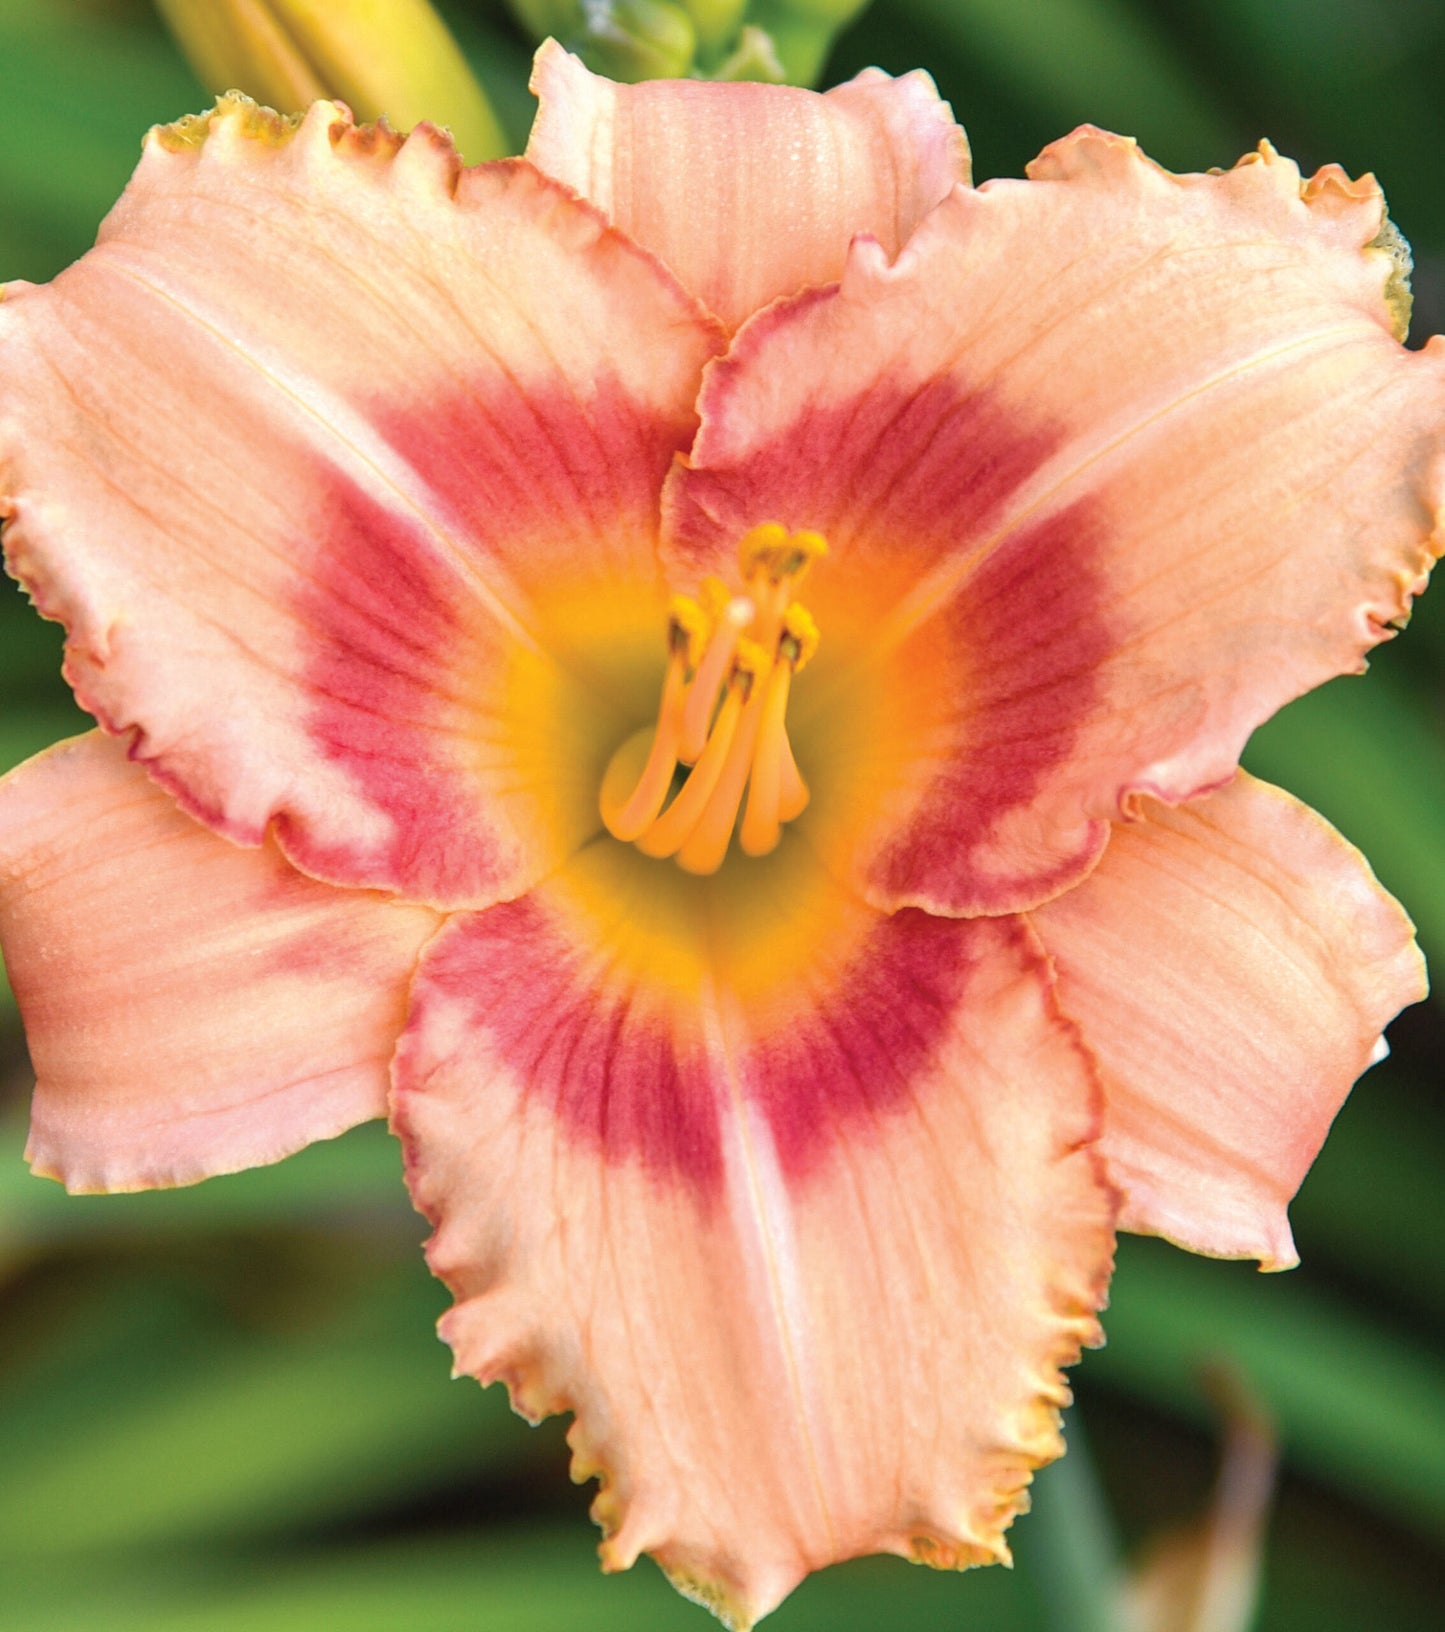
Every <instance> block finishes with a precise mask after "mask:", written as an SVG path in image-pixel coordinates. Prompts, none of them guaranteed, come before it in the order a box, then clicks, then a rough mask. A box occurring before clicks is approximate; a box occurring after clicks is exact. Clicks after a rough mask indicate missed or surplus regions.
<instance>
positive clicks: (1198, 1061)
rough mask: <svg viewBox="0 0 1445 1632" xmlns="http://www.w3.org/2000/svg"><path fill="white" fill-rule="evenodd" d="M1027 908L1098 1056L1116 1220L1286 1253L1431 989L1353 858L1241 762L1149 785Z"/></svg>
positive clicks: (1228, 1252)
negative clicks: (1342, 1115) (1085, 855)
mask: <svg viewBox="0 0 1445 1632" xmlns="http://www.w3.org/2000/svg"><path fill="white" fill-rule="evenodd" d="M1033 922H1034V925H1035V927H1036V928H1037V930H1038V932H1039V935H1040V936H1041V937H1042V939H1043V942H1044V944H1045V946H1046V947H1047V948H1048V951H1049V953H1050V955H1051V957H1052V958H1053V960H1054V963H1055V966H1056V968H1057V971H1058V977H1059V1001H1060V1003H1061V1005H1062V1006H1063V1008H1064V1010H1065V1012H1066V1013H1068V1014H1069V1015H1071V1016H1072V1017H1073V1018H1074V1019H1075V1020H1077V1021H1078V1023H1079V1027H1080V1030H1081V1032H1082V1034H1083V1037H1084V1039H1085V1041H1086V1042H1087V1043H1088V1044H1089V1046H1090V1047H1091V1048H1092V1050H1093V1051H1094V1053H1095V1054H1096V1055H1097V1056H1098V1059H1099V1062H1100V1065H1101V1066H1102V1068H1103V1072H1104V1078H1105V1091H1106V1102H1107V1110H1106V1115H1105V1128H1104V1136H1103V1138H1102V1140H1101V1141H1100V1146H1099V1148H1100V1150H1101V1152H1102V1153H1103V1154H1104V1155H1105V1157H1106V1159H1107V1161H1108V1164H1109V1172H1110V1176H1111V1177H1112V1178H1113V1180H1114V1182H1115V1183H1116V1184H1118V1185H1119V1186H1120V1188H1121V1190H1122V1192H1123V1210H1122V1213H1121V1217H1120V1222H1121V1224H1122V1226H1123V1227H1124V1228H1126V1229H1131V1230H1139V1231H1142V1232H1144V1233H1147V1234H1154V1235H1164V1236H1168V1237H1169V1238H1170V1239H1172V1240H1175V1241H1177V1242H1179V1243H1180V1245H1182V1246H1186V1247H1190V1248H1192V1249H1193V1250H1194V1251H1196V1252H1206V1253H1210V1254H1213V1255H1215V1256H1219V1257H1229V1258H1241V1257H1256V1258H1258V1259H1259V1260H1260V1262H1261V1264H1262V1265H1263V1266H1264V1267H1265V1268H1267V1269H1283V1268H1288V1267H1289V1266H1290V1265H1292V1264H1294V1263H1295V1262H1297V1261H1298V1260H1297V1255H1296V1253H1295V1249H1294V1242H1293V1239H1292V1238H1291V1235H1290V1229H1289V1221H1288V1219H1287V1217H1286V1212H1285V1209H1286V1207H1287V1206H1288V1204H1289V1202H1290V1200H1291V1199H1292V1197H1293V1196H1294V1193H1295V1191H1296V1190H1297V1189H1298V1188H1299V1185H1300V1182H1301V1180H1302V1179H1303V1178H1304V1176H1305V1174H1306V1172H1308V1170H1309V1167H1310V1164H1311V1162H1313V1161H1314V1159H1315V1156H1316V1154H1317V1153H1318V1151H1319V1148H1320V1145H1321V1144H1322V1143H1323V1141H1324V1137H1325V1134H1326V1133H1327V1132H1328V1130H1329V1126H1330V1123H1331V1122H1332V1121H1333V1120H1334V1116H1335V1113H1336V1112H1337V1111H1338V1110H1339V1108H1340V1105H1341V1103H1342V1102H1343V1100H1344V1097H1345V1095H1346V1094H1347V1093H1348V1092H1349V1090H1350V1085H1351V1084H1352V1083H1353V1082H1354V1080H1355V1078H1356V1077H1358V1076H1359V1075H1360V1073H1361V1072H1362V1071H1364V1070H1365V1069H1366V1067H1367V1066H1369V1065H1370V1064H1371V1063H1372V1061H1373V1060H1374V1059H1375V1058H1376V1057H1377V1051H1378V1048H1379V1044H1380V1034H1381V1032H1382V1030H1383V1029H1384V1026H1385V1024H1386V1023H1387V1022H1388V1021H1389V1020H1390V1019H1392V1018H1393V1017H1394V1015H1395V1014H1396V1013H1397V1012H1398V1011H1399V1010H1400V1009H1401V1008H1403V1007H1404V1006H1405V1005H1406V1004H1409V1003H1417V1002H1419V1001H1420V999H1421V998H1422V997H1424V995H1425V989H1426V988H1425V972H1424V965H1423V963H1422V961H1421V958H1420V953H1419V949H1418V948H1417V947H1416V945H1415V940H1414V933H1413V930H1412V928H1411V925H1410V922H1409V920H1408V919H1407V918H1406V917H1405V914H1404V913H1403V912H1402V911H1401V909H1400V907H1399V905H1398V903H1397V902H1395V901H1394V900H1393V899H1392V898H1391V897H1390V896H1388V895H1386V894H1385V892H1384V891H1383V890H1382V889H1381V888H1380V887H1379V885H1378V884H1377V883H1376V882H1375V879H1374V876H1373V875H1372V874H1371V872H1370V869H1369V867H1368V865H1367V864H1366V862H1365V859H1364V857H1363V856H1361V855H1360V853H1359V851H1357V850H1356V849H1355V848H1354V847H1353V846H1352V845H1350V844H1347V843H1346V842H1345V840H1344V839H1342V838H1341V837H1340V835H1339V834H1338V833H1336V832H1335V831H1334V829H1333V828H1332V827H1330V826H1329V824H1328V823H1327V822H1325V821H1324V820H1323V818H1322V817H1320V816H1317V815H1316V814H1315V813H1314V812H1313V811H1312V810H1310V809H1308V808H1307V807H1306V806H1304V805H1302V804H1300V803H1299V802H1298V801H1297V800H1296V799H1293V798H1291V797H1290V795H1289V794H1287V793H1284V792H1282V791H1281V790H1280V789H1278V788H1272V787H1270V786H1268V785H1267V784H1266V783H1262V782H1256V781H1255V780H1254V779H1253V778H1251V777H1249V776H1246V775H1244V774H1243V773H1241V774H1240V775H1239V776H1238V777H1236V779H1235V780H1234V782H1233V783H1231V784H1230V785H1229V786H1228V787H1226V788H1223V789H1221V790H1219V791H1218V792H1217V793H1212V794H1210V795H1208V796H1207V797H1206V798H1204V799H1199V800H1196V801H1195V802H1194V803H1193V804H1191V805H1188V806H1185V807H1183V808H1181V809H1177V810H1175V809H1170V808H1169V807H1167V806H1165V805H1160V804H1158V803H1156V802H1154V801H1152V800H1151V801H1149V802H1148V803H1147V805H1146V816H1145V819H1144V820H1142V821H1141V822H1139V823H1138V824H1137V825H1128V826H1123V827H1119V828H1116V829H1115V831H1114V835H1113V837H1112V838H1111V840H1110V842H1109V847H1108V849H1107V850H1106V851H1105V853H1104V859H1103V860H1102V861H1101V862H1100V864H1099V866H1098V867H1097V868H1096V869H1095V871H1094V872H1093V873H1092V874H1090V876H1089V878H1088V879H1087V880H1085V882H1084V883H1083V884H1081V885H1079V887H1078V888H1077V889H1074V890H1071V891H1069V892H1068V893H1067V894H1066V895H1063V896H1061V897H1059V899H1058V900H1056V901H1053V902H1051V903H1050V904H1049V905H1048V906H1046V907H1043V908H1041V909H1040V910H1039V911H1038V912H1037V913H1035V914H1034V915H1033Z"/></svg>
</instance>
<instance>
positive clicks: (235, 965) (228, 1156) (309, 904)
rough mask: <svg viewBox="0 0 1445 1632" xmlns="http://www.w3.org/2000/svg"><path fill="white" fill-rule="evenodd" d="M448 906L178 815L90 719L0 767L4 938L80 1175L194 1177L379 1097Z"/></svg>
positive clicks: (39, 1155)
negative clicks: (1, 770)
mask: <svg viewBox="0 0 1445 1632" xmlns="http://www.w3.org/2000/svg"><path fill="white" fill-rule="evenodd" d="M436 924H437V919H436V918H435V917H434V915H433V914H432V913H430V912H428V911H426V910H425V909H424V908H420V907H403V906H398V905H394V904H393V903H391V902H389V901H387V900H385V899H384V898H382V897H380V896H376V895H371V894H367V893H364V892H361V891H351V890H337V889H334V888H332V887H331V886H330V885H327V884H318V883H315V882H314V881H313V880H311V879H309V878H304V877H303V876H302V875H301V874H300V873H298V872H296V871H295V870H294V869H293V868H291V867H290V866H288V865H287V863H286V862H285V861H284V860H283V859H282V857H281V856H280V854H279V853H278V852H277V850H276V849H275V847H274V846H273V845H269V844H268V845H266V846H265V847H264V848H262V849H260V850H241V849H238V848H237V847H236V846H234V845H231V844H227V843H226V842H225V840H223V839H218V838H217V837H216V836H215V835H214V834H213V833H210V832H208V831H207V830H206V829H205V828H204V827H201V826H200V825H199V824H198V823H196V822H194V821H192V820H191V818H190V817H189V816H185V815H183V814H182V813H181V812H180V811H179V810H177V809H176V807H175V804H174V803H173V802H172V800H171V799H170V798H169V797H168V796H167V795H166V794H165V793H163V792H162V791H161V790H160V789H159V788H157V787H155V786H154V784H152V783H151V782H150V780H149V779H148V778H147V777H146V775H145V773H144V771H142V770H141V769H140V767H139V766H137V765H134V764H131V763H130V762H129V761H127V759H126V757H125V751H124V749H123V748H122V747H121V745H120V744H119V743H116V742H113V741H111V740H109V739H107V738H104V737H102V736H101V735H100V734H99V733H98V732H93V733H91V734H90V735H89V736H84V737H77V738H75V739H74V740H72V741H70V742H64V743H61V744H60V745H59V746H57V747H55V748H52V749H50V750H49V751H48V752H46V753H44V754H41V755H39V756H38V757H37V758H35V759H32V760H29V761H27V762H26V763H25V764H24V765H21V766H20V767H18V769H16V770H15V771H13V772H12V773H11V774H10V775H9V776H7V777H6V778H5V779H4V780H3V781H0V939H3V943H4V949H5V964H6V968H7V970H8V972H9V975H10V981H11V984H12V986H13V987H14V989H15V995H16V997H17V998H18V1000H19V1003H20V1011H21V1014H22V1015H23V1017H24V1020H25V1030H26V1035H27V1037H28V1038H29V1042H30V1053H31V1058H32V1060H33V1062H34V1065H35V1072H36V1077H37V1079H38V1080H37V1086H36V1090H35V1104H34V1112H33V1116H32V1119H31V1129H30V1145H29V1148H28V1150H27V1152H26V1154H27V1156H28V1158H29V1160H30V1161H31V1162H32V1164H33V1165H34V1167H35V1169H36V1171H37V1172H39V1173H44V1174H46V1175H47V1176H49V1177H51V1178H57V1179H60V1180H61V1181H62V1182H63V1183H64V1185H65V1187H66V1188H67V1189H68V1190H81V1191H91V1190H143V1189H149V1188H152V1187H155V1186H160V1185H173V1184H191V1183H193V1182H194V1181H195V1180H197V1179H203V1178H207V1177H209V1176H210V1175H211V1174H214V1173H230V1172H234V1171H236V1170H237V1169H238V1168H243V1167H254V1166H257V1165H258V1164H260V1163H263V1162H274V1161H278V1160H279V1159H280V1158H281V1157H282V1156H288V1155H290V1154H291V1152H292V1151H295V1150H299V1149H300V1148H301V1147H302V1146H303V1145H306V1144H309V1143H310V1142H311V1141H312V1140H313V1139H329V1138H331V1137H332V1136H333V1135H335V1134H338V1133H341V1132H343V1131H344V1130H345V1129H346V1128H349V1127H351V1126H353V1125H354V1124H355V1123H357V1122H363V1121H365V1120H366V1119H367V1118H369V1117H374V1116H380V1115H383V1114H384V1112H385V1109H386V1092H387V1067H388V1061H389V1058H390V1055H391V1050H392V1047H393V1046H394V1044H395V1041H396V1036H397V1033H398V1032H399V1031H400V1029H401V1024H402V1019H403V1012H404V1007H405V999H406V987H407V980H408V977H409V976H410V974H411V970H412V967H413V965H414V964H415V962H416V957H417V953H418V951H419V949H420V947H421V944H422V942H423V941H424V940H425V939H426V938H427V936H428V935H430V934H431V932H432V931H433V929H434V928H435V927H436Z"/></svg>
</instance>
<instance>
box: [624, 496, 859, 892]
mask: <svg viewBox="0 0 1445 1632" xmlns="http://www.w3.org/2000/svg"><path fill="white" fill-rule="evenodd" d="M826 550H827V545H826V543H825V542H824V540H823V539H822V537H821V536H820V535H819V534H817V533H809V532H803V533H789V532H788V531H787V529H786V528H783V527H780V526H777V525H775V524H768V525H766V526H763V527H756V528H754V529H753V530H752V531H751V532H750V533H748V534H747V536H746V537H745V538H744V539H743V541H742V543H741V545H740V546H739V551H738V554H739V565H740V567H741V570H742V576H743V578H744V581H745V583H746V585H747V593H746V594H745V595H730V594H729V593H728V590H727V588H726V586H725V585H723V584H722V583H721V582H720V581H719V580H717V579H709V580H707V582H706V583H705V584H704V586H703V591H702V595H701V597H700V600H698V601H694V600H690V599H688V598H687V597H685V596H679V597H677V598H676V599H675V600H674V601H673V604H672V607H671V616H670V621H669V634H668V641H669V650H668V665H667V671H666V674H665V676H664V678H663V684H662V698H661V701H660V703H659V706H658V711H657V723H656V725H655V726H654V727H653V729H652V731H651V733H650V739H649V733H648V732H647V731H645V730H644V731H641V732H638V733H636V734H634V735H633V736H632V737H629V738H628V740H627V741H626V742H625V743H623V745H622V747H621V748H619V749H618V751H617V753H616V754H614V755H613V757H612V761H611V763H610V764H609V765H608V767H607V773H606V775H605V776H604V778H603V782H602V790H601V795H600V799H599V805H600V808H601V812H602V819H603V822H604V823H605V824H606V827H607V830H608V832H610V833H611V834H612V835H613V837H614V838H618V839H621V840H623V841H625V842H629V843H635V844H636V845H637V847H638V849H639V850H641V851H642V852H643V854H644V855H649V856H655V857H659V858H661V857H667V856H673V857H676V860H677V863H678V865H679V866H680V867H682V868H683V869H684V870H685V871H687V872H690V873H700V874H707V873H714V872H716V871H717V869H718V868H719V867H721V866H722V863H723V859H724V858H725V856H726V855H727V851H728V846H729V845H730V843H731V842H732V834H733V829H734V827H735V826H736V825H737V820H738V811H739V809H740V808H741V807H742V803H743V795H744V792H745V791H746V792H747V795H748V799H747V809H746V812H745V813H744V816H743V821H742V827H741V830H740V832H739V844H740V846H741V848H742V850H743V851H744V853H745V854H747V855H750V856H762V855H766V854H767V853H768V852H769V851H771V850H773V849H775V848H776V846H777V844H778V842H779V839H780V838H781V834H782V827H783V825H784V824H785V823H787V822H789V821H791V820H793V818H794V817H796V816H798V815H799V814H801V812H802V810H803V809H804V807H805V806H806V805H807V803H808V788H807V785H806V783H805V782H804V781H803V778H802V776H801V774H800V773H799V770H798V766H797V762H796V760H795V759H794V757H793V750H792V745H791V743H790V742H789V741H788V732H787V708H788V698H789V695H790V692H791V687H792V679H793V676H794V674H796V673H797V671H798V670H799V669H800V668H802V666H803V665H804V664H805V663H806V662H807V661H808V659H809V657H811V655H812V653H813V651H814V650H815V648H816V647H817V643H818V630H817V626H816V625H815V624H814V622H813V620H812V618H811V617H810V616H809V615H808V613H807V612H806V611H805V610H804V609H803V607H801V606H800V605H798V604H797V603H796V602H794V601H793V600H792V599H791V594H792V590H793V588H794V587H795V586H796V584H797V583H798V581H799V580H800V579H801V578H802V576H803V574H804V573H805V572H806V571H807V569H808V567H809V566H810V565H811V564H812V562H813V561H815V560H817V559H818V558H819V557H820V556H821V555H823V554H824V553H825V552H826ZM680 766H691V770H690V771H689V772H688V774H687V776H686V779H685V781H684V782H683V784H682V786H681V787H680V788H679V790H678V792H677V794H676V796H675V797H674V798H673V800H672V802H671V804H670V805H668V806H667V808H666V810H664V809H663V805H664V803H666V800H667V795H668V792H669V790H670V789H671V787H672V786H673V783H674V781H675V779H676V777H677V774H678V770H679V767H680ZM639 767H640V769H639Z"/></svg>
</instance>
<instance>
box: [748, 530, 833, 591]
mask: <svg viewBox="0 0 1445 1632" xmlns="http://www.w3.org/2000/svg"><path fill="white" fill-rule="evenodd" d="M827 553H828V541H827V539H825V538H824V537H823V535H822V534H821V533H813V532H802V533H790V532H788V531H787V529H786V528H783V527H780V526H778V524H777V523H776V522H769V523H768V524H767V525H766V526H764V527H754V528H753V530H752V532H750V533H749V534H748V535H747V536H746V537H745V538H744V539H743V541H742V543H741V544H740V545H739V546H738V564H739V566H740V567H741V569H742V574H743V577H744V578H745V579H747V580H748V581H749V582H751V581H752V580H753V578H754V577H756V576H757V575H758V574H762V575H763V576H765V577H766V578H767V580H768V582H769V583H772V584H782V583H791V582H793V581H794V580H795V579H798V578H801V577H802V575H803V574H804V573H805V572H806V571H807V570H808V568H809V567H810V566H811V565H812V564H813V562H814V561H817V560H819V559H820V558H821V557H822V556H825V555H826V554H827Z"/></svg>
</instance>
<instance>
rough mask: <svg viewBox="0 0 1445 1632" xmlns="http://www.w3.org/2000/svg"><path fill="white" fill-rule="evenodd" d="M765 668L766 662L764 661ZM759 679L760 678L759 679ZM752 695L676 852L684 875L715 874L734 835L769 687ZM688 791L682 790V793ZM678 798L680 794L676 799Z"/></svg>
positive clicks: (755, 689)
mask: <svg viewBox="0 0 1445 1632" xmlns="http://www.w3.org/2000/svg"><path fill="white" fill-rule="evenodd" d="M765 666H767V665H766V660H765ZM760 678H761V677H760ZM750 691H751V695H750V696H749V698H748V700H747V704H746V706H745V707H744V709H743V712H742V717H741V718H740V719H739V721H738V726H737V730H736V731H735V732H734V733H733V739H732V743H731V744H730V746H729V748H728V755H727V759H726V760H725V761H724V762H723V767H722V771H721V773H720V774H719V776H718V778H717V785H716V786H715V787H714V788H713V790H712V794H711V797H710V798H709V799H708V801H707V804H706V805H705V806H704V807H703V812H702V815H701V816H699V817H698V819H697V824H696V826H694V828H693V830H692V832H691V833H689V834H688V836H687V840H686V842H685V843H684V844H683V846H682V848H681V849H680V850H679V851H678V852H677V864H678V866H679V867H681V868H682V870H683V871H684V872H685V873H701V874H703V875H706V874H708V873H715V872H716V871H717V870H718V868H719V867H721V866H722V864H723V857H724V856H726V855H727V853H728V845H729V843H730V842H731V840H732V836H733V823H734V822H736V821H737V819H738V806H739V805H740V804H741V803H742V798H743V788H744V787H745V786H746V785H747V780H748V772H749V771H750V770H751V769H752V764H753V750H754V748H755V747H756V746H757V741H758V727H759V725H760V724H761V722H762V714H763V702H764V699H765V698H766V697H767V693H768V687H767V686H766V685H764V684H761V683H755V684H754V685H752V686H751V687H750ZM686 791H687V790H686V789H685V788H684V789H683V792H684V793H685V792H686ZM680 797H681V795H679V798H680Z"/></svg>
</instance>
